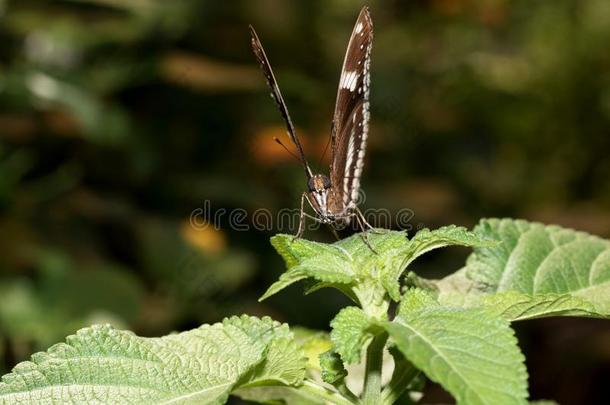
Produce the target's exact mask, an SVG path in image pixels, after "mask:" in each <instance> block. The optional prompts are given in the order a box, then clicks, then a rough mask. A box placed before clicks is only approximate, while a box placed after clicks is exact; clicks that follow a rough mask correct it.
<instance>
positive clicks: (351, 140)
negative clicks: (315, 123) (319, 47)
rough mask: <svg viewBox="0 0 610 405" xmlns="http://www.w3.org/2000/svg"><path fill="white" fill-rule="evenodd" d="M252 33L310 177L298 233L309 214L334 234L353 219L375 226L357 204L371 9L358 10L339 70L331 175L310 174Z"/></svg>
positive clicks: (366, 111)
mask: <svg viewBox="0 0 610 405" xmlns="http://www.w3.org/2000/svg"><path fill="white" fill-rule="evenodd" d="M250 33H251V35H252V49H253V50H254V54H255V55H256V58H257V59H258V61H259V62H260V65H261V68H262V70H263V73H264V74H265V78H266V79H267V84H268V85H269V87H270V88H271V95H272V96H273V98H274V100H275V101H276V103H277V105H278V107H279V109H280V112H281V114H282V117H283V118H284V121H285V122H286V127H287V130H288V136H289V137H290V139H291V140H292V142H293V143H294V145H295V146H296V150H297V154H298V157H299V159H300V161H301V163H302V164H303V168H304V169H305V176H306V177H307V188H308V191H306V192H304V193H303V195H302V196H301V215H300V221H299V230H298V231H297V235H296V237H297V238H298V237H300V236H301V235H302V233H303V230H304V220H305V217H310V218H312V219H314V220H317V221H319V222H322V223H324V224H329V225H332V226H333V228H332V229H333V231H334V232H335V235H336V231H335V228H341V227H344V226H346V225H348V224H349V223H350V221H351V219H352V218H355V219H356V220H357V221H358V223H359V225H360V226H361V228H362V229H364V225H366V226H367V227H369V228H372V227H371V226H370V225H369V224H368V223H367V222H366V220H365V219H364V216H363V215H362V213H361V212H360V210H359V209H358V207H357V205H356V202H357V199H358V192H359V190H360V176H361V175H362V169H363V167H364V154H365V151H366V141H367V136H368V131H369V117H370V114H369V87H370V65H371V47H372V41H373V23H372V21H371V16H370V14H369V10H368V7H364V8H363V9H362V10H361V11H360V15H359V16H358V19H357V20H356V24H355V26H354V29H353V31H352V36H351V38H350V40H349V44H348V46H347V51H346V53H345V59H344V61H343V68H342V69H341V77H340V79H339V89H338V91H337V101H336V104H335V113H334V115H333V121H332V129H331V165H330V176H326V175H324V174H313V173H312V171H311V167H310V166H309V163H308V162H307V159H306V158H305V153H304V152H303V147H302V146H301V143H300V142H299V138H298V137H297V134H296V131H295V129H294V125H293V124H292V120H291V119H290V114H289V113H288V108H287V107H286V103H285V102H284V99H283V97H282V93H281V92H280V89H279V87H278V84H277V81H276V79H275V76H274V74H273V71H272V70H271V65H270V64H269V60H268V59H267V56H266V55H265V51H264V50H263V46H262V45H261V42H260V40H259V39H258V36H257V35H256V32H255V31H254V28H252V26H250ZM278 142H279V141H278ZM304 201H307V202H308V203H309V205H310V206H311V207H312V208H313V210H314V211H315V212H316V214H317V217H313V216H310V215H308V214H307V213H305V211H304V209H303V204H304Z"/></svg>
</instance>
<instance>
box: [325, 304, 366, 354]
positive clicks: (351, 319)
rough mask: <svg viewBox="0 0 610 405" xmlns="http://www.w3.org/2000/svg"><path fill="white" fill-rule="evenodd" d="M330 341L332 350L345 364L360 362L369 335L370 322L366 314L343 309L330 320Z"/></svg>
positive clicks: (352, 309)
mask: <svg viewBox="0 0 610 405" xmlns="http://www.w3.org/2000/svg"><path fill="white" fill-rule="evenodd" d="M330 326H331V327H332V328H333V330H332V331H331V332H330V339H331V340H332V342H333V345H334V349H335V351H336V352H337V353H339V355H341V358H342V359H343V361H344V362H345V363H346V364H354V363H358V362H359V361H360V354H361V352H362V348H363V347H364V345H365V343H366V341H367V340H368V339H369V337H370V336H371V334H370V333H369V328H370V327H371V322H370V321H369V319H368V317H367V316H366V314H365V313H364V312H363V311H362V310H361V309H360V308H356V307H347V308H343V309H342V310H341V311H340V312H339V313H338V314H337V316H336V317H335V319H333V320H332V322H331V323H330Z"/></svg>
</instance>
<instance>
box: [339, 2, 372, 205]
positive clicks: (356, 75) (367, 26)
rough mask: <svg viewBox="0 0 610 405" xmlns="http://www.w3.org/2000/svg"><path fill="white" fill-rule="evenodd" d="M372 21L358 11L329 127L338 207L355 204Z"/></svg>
mask: <svg viewBox="0 0 610 405" xmlns="http://www.w3.org/2000/svg"><path fill="white" fill-rule="evenodd" d="M372 43H373V23H372V21H371V16H370V14H369V9H368V7H364V8H363V9H362V10H361V11H360V15H359V16H358V19H357V20H356V25H355V26H354V30H353V31H352V36H351V38H350V40H349V44H348V46H347V51H346V53H345V59H344V60H343V68H342V69H341V77H340V79H339V89H338V90H337V101H336V103H335V113H334V115H333V122H332V130H331V150H332V162H331V166H330V181H331V184H332V186H333V188H334V189H335V196H336V198H337V199H339V197H340V201H334V203H335V204H336V206H337V207H336V208H338V211H343V212H349V211H351V210H353V209H354V208H356V200H357V198H358V191H359V189H360V176H361V175H362V169H363V167H364V154H365V151H366V141H367V136H368V131H369V116H370V114H369V87H370V65H371V47H372Z"/></svg>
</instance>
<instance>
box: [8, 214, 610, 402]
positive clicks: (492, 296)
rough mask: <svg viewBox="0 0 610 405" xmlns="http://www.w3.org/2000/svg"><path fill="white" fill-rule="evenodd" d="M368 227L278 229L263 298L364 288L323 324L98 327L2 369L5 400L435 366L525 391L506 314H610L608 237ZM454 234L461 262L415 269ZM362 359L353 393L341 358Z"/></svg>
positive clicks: (262, 388) (504, 222)
mask: <svg viewBox="0 0 610 405" xmlns="http://www.w3.org/2000/svg"><path fill="white" fill-rule="evenodd" d="M368 237H369V242H370V243H371V245H372V246H374V248H375V250H376V252H377V253H376V254H375V253H373V252H372V251H371V250H370V249H369V248H368V247H367V246H366V245H365V244H364V243H363V241H362V238H360V237H359V236H358V235H354V236H352V237H350V238H347V239H344V240H341V241H339V242H336V243H334V244H323V243H317V242H311V241H307V240H296V241H294V242H293V241H292V237H291V236H289V235H277V236H275V237H273V238H272V240H271V242H272V244H273V246H274V247H275V248H276V250H277V251H278V252H279V253H280V254H281V255H282V257H283V258H284V260H285V262H286V265H287V268H288V269H287V271H286V272H285V273H284V274H283V275H282V276H281V277H280V279H279V281H277V282H276V283H275V284H273V285H272V286H271V287H270V288H269V290H268V291H267V292H266V293H265V294H264V296H263V297H262V299H264V298H267V297H269V296H271V295H273V294H275V293H277V292H279V291H280V290H282V289H283V288H285V287H287V286H288V285H290V284H293V283H295V282H297V281H301V280H305V281H306V282H307V283H308V285H307V292H308V293H309V292H313V291H315V290H317V289H320V288H323V287H334V288H336V289H338V290H340V291H341V292H343V293H344V294H346V295H347V296H348V297H350V298H351V299H352V300H353V301H354V306H350V307H347V308H344V309H343V310H341V311H340V312H339V314H337V316H336V317H335V319H334V320H333V321H332V322H331V327H332V331H331V332H330V334H328V335H327V334H326V333H322V332H315V333H314V332H311V331H304V330H301V329H294V330H292V331H291V330H290V328H289V327H288V326H287V325H284V324H280V323H278V322H274V321H272V320H271V319H269V318H262V319H259V318H255V317H250V316H246V315H243V316H241V317H232V318H228V319H225V320H224V321H222V322H221V323H217V324H214V325H203V326H201V327H199V328H197V329H194V330H191V331H187V332H182V333H179V334H172V335H168V336H165V337H162V338H142V337H138V336H136V335H134V334H133V333H131V332H128V331H120V330H116V329H113V328H112V327H110V326H100V325H97V326H92V327H90V328H86V329H82V330H80V331H78V332H77V333H76V335H73V336H69V337H68V338H67V341H66V343H60V344H58V345H55V346H53V347H51V348H50V349H49V350H48V351H47V352H44V353H37V354H35V355H33V356H32V359H31V361H28V362H23V363H20V364H19V365H17V366H16V367H15V368H14V370H13V371H12V372H11V373H10V374H7V375H5V376H4V377H3V379H2V383H1V384H0V401H1V402H2V403H36V404H38V403H51V402H52V403H62V402H66V403H82V402H87V403H121V404H123V403H146V404H149V403H161V404H169V403H197V404H216V403H224V402H225V401H226V400H227V399H228V397H229V395H236V396H239V397H241V398H244V399H247V400H252V401H256V402H263V403H277V402H281V401H284V402H286V403H290V404H293V403H296V404H304V403H313V404H317V403H319V404H323V403H333V404H344V405H348V404H354V403H358V404H391V403H396V402H398V403H404V404H409V403H414V402H416V401H417V399H418V398H419V396H420V395H419V393H420V392H421V389H422V385H423V383H424V376H425V377H428V378H429V379H431V380H433V381H436V382H438V383H440V384H441V385H442V386H443V387H444V388H446V389H447V391H449V392H450V393H451V394H452V395H453V396H454V397H455V398H456V400H457V402H458V403H459V404H520V403H527V396H528V394H527V372H526V369H525V365H524V356H523V355H522V354H521V352H520V350H519V347H518V345H517V340H516V338H515V336H514V333H513V330H512V329H511V327H510V323H511V322H513V321H519V320H524V319H532V318H541V317H548V316H588V317H608V315H609V314H610V294H609V290H610V241H608V240H604V239H601V238H598V237H595V236H592V235H589V234H586V233H582V232H576V231H573V230H568V229H564V228H561V227H558V226H545V225H542V224H538V223H530V222H526V221H521V220H511V219H501V220H500V219H486V220H482V221H481V222H480V223H479V225H478V226H477V227H475V229H474V230H473V231H468V230H466V229H464V228H460V227H455V226H449V227H444V228H440V229H437V230H434V231H430V230H427V229H424V230H422V231H419V232H418V233H417V234H416V235H415V236H414V237H413V238H411V239H408V238H407V236H406V234H405V233H403V232H396V231H383V232H380V233H370V234H369V235H368ZM449 245H462V246H470V247H473V248H474V253H472V254H471V255H470V257H469V258H468V260H467V262H466V265H465V266H464V267H463V268H462V269H461V270H459V271H457V272H456V273H454V274H452V275H451V276H449V277H446V278H444V279H442V280H430V279H424V278H421V277H418V276H416V275H414V274H413V273H411V272H408V270H407V269H408V266H409V265H410V264H411V263H412V262H413V261H414V260H415V259H416V258H417V257H419V256H421V255H422V254H424V253H426V252H428V251H430V250H432V249H436V248H440V247H443V246H449ZM405 272H406V273H405ZM401 281H402V282H401ZM394 303H397V306H396V308H394V305H393V304H394ZM394 313H395V315H393V314H394ZM358 363H360V364H363V365H364V378H363V382H362V392H361V393H358V395H356V394H355V393H354V391H355V390H354V389H350V388H349V387H348V385H350V383H349V381H348V380H349V379H350V378H351V377H352V373H351V372H350V373H348V371H346V366H350V365H354V364H358ZM388 363H393V364H394V367H393V372H391V376H384V375H382V374H383V372H382V370H383V371H386V374H389V372H388V371H387V367H386V366H387V364H388ZM348 368H349V367H348ZM383 377H390V378H389V380H388V381H387V382H384V380H383ZM386 379H387V378H386ZM352 388H353V386H352Z"/></svg>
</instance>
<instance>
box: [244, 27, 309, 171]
mask: <svg viewBox="0 0 610 405" xmlns="http://www.w3.org/2000/svg"><path fill="white" fill-rule="evenodd" d="M250 36H251V40H252V50H253V51H254V55H255V56H256V59H257V60H258V62H259V63H260V65H261V69H262V71H263V73H264V75H265V79H266V80H267V84H268V85H269V88H270V89H271V96H272V97H273V99H274V100H275V102H276V104H277V106H278V107H279V109H280V112H281V114H282V117H283V118H284V121H285V122H286V130H287V132H288V137H289V138H290V140H291V141H292V142H293V143H294V145H295V146H296V148H297V152H298V154H299V158H300V160H301V163H302V164H303V167H304V169H305V175H306V176H307V179H310V178H311V176H312V173H311V168H310V167H309V164H308V163H307V159H306V158H305V153H304V152H303V147H302V146H301V142H299V138H298V137H297V133H296V131H295V129H294V125H293V124H292V119H291V118H290V114H289V113H288V107H286V103H285V102H284V98H283V97H282V93H281V92H280V87H279V86H278V84H277V80H275V75H274V74H273V70H272V69H271V64H270V63H269V59H267V55H266V54H265V50H264V49H263V45H262V44H261V41H260V40H259V39H258V35H257V34H256V31H255V30H254V27H252V26H250Z"/></svg>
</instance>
